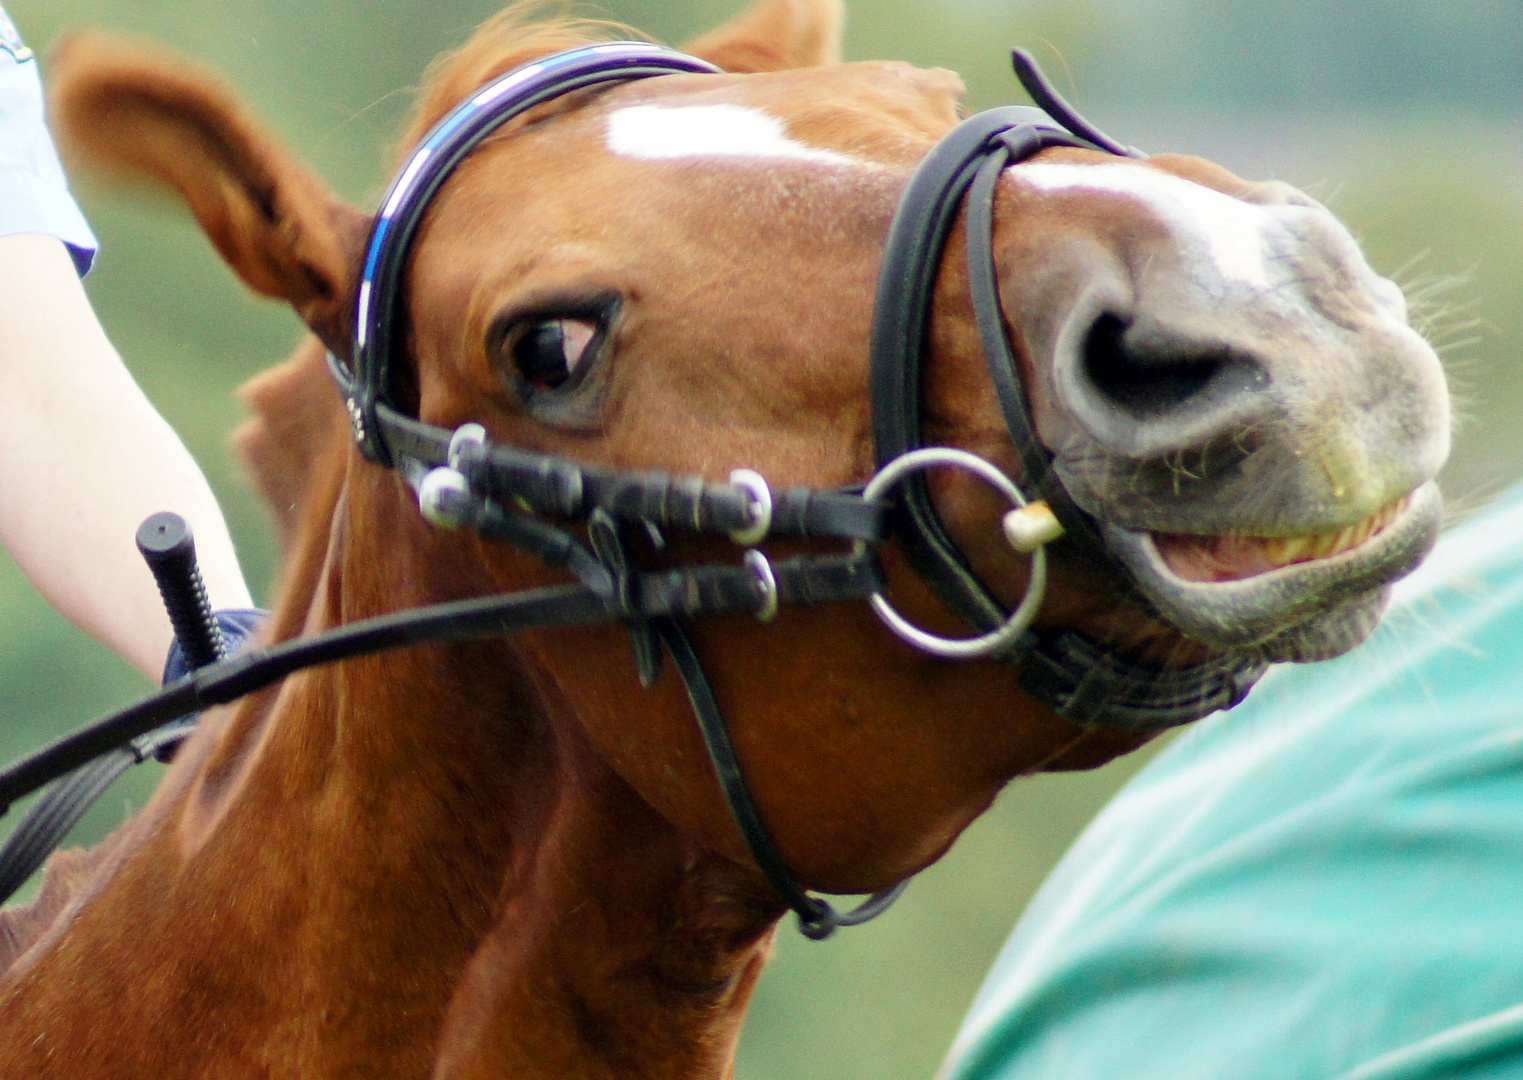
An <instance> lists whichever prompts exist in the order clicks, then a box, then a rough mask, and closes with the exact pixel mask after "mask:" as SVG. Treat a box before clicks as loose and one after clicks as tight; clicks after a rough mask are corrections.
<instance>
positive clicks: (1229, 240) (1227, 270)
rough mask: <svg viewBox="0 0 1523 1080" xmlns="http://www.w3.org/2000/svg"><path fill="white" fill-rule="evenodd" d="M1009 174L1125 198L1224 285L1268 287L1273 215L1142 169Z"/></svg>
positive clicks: (1045, 185) (1039, 169)
mask: <svg viewBox="0 0 1523 1080" xmlns="http://www.w3.org/2000/svg"><path fill="white" fill-rule="evenodd" d="M1011 175H1012V176H1014V177H1016V178H1017V179H1019V180H1023V181H1025V182H1026V183H1028V184H1030V185H1031V186H1032V187H1035V188H1039V189H1040V190H1042V191H1063V190H1069V189H1074V188H1083V189H1087V190H1090V191H1107V192H1112V193H1114V194H1117V195H1127V196H1130V197H1131V198H1133V199H1136V200H1137V201H1138V202H1140V203H1142V204H1143V205H1144V206H1146V207H1147V208H1148V209H1149V210H1151V211H1152V212H1153V213H1154V214H1156V215H1157V216H1158V217H1159V218H1161V219H1162V220H1163V222H1164V223H1165V224H1167V225H1168V226H1169V227H1170V228H1171V229H1172V230H1174V232H1175V233H1176V234H1177V235H1179V236H1181V237H1193V238H1194V239H1195V241H1196V242H1197V243H1198V244H1200V245H1201V246H1202V247H1204V249H1205V251H1206V252H1207V254H1208V255H1209V257H1210V259H1211V261H1212V262H1213V263H1215V265H1216V269H1217V271H1218V272H1219V273H1220V274H1221V276H1222V278H1223V279H1224V280H1226V281H1231V282H1238V283H1241V284H1243V285H1247V286H1250V287H1252V288H1255V289H1267V288H1269V285H1270V275H1269V254H1270V252H1269V245H1268V243H1267V241H1268V240H1269V239H1270V238H1271V237H1273V236H1280V235H1284V233H1285V231H1286V229H1285V223H1284V222H1282V221H1281V220H1279V218H1280V215H1278V214H1276V213H1275V211H1276V210H1280V211H1283V210H1285V209H1286V208H1285V207H1267V206H1256V205H1254V204H1253V203H1245V202H1243V201H1242V200H1241V199H1234V198H1233V197H1232V196H1230V195H1223V194H1222V193H1221V192H1219V191H1212V190H1211V189H1210V188H1208V187H1202V186H1201V185H1200V184H1194V183H1191V182H1190V181H1188V180H1184V179H1182V178H1180V177H1178V176H1171V175H1170V174H1168V173H1164V172H1159V171H1158V170H1156V169H1149V168H1146V167H1145V166H1142V165H1056V164H1045V163H1035V164H1031V165H1020V166H1017V167H1016V168H1015V169H1013V170H1011Z"/></svg>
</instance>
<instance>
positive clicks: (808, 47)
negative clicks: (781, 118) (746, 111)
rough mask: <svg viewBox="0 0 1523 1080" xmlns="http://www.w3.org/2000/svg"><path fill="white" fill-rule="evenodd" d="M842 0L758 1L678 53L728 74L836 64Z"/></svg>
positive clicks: (843, 16) (842, 20) (843, 20)
mask: <svg viewBox="0 0 1523 1080" xmlns="http://www.w3.org/2000/svg"><path fill="white" fill-rule="evenodd" d="M845 25H846V7H845V5H844V3H843V2H842V0H758V2H757V3H756V4H755V5H753V6H752V7H750V8H748V9H747V10H746V11H743V12H741V13H740V14H739V15H737V16H735V18H733V19H731V20H730V21H729V22H727V23H725V24H724V25H723V26H721V27H719V28H718V29H717V30H712V31H710V32H709V33H707V34H704V35H703V36H702V37H700V38H696V39H695V40H693V41H690V42H689V43H688V44H687V45H685V46H683V51H684V52H688V53H691V54H692V55H694V56H699V57H702V58H703V59H705V60H707V61H709V63H711V64H715V65H717V66H718V67H721V68H723V69H724V70H725V71H733V72H737V73H740V72H756V71H786V70H788V69H789V68H801V67H818V66H820V65H823V64H836V63H840V60H841V31H842V29H843V28H844V27H845Z"/></svg>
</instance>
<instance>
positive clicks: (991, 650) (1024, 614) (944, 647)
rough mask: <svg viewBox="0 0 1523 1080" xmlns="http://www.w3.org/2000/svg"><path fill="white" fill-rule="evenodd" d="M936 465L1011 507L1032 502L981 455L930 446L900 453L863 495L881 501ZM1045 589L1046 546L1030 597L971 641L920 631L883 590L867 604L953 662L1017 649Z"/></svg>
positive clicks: (905, 635) (1037, 558)
mask: <svg viewBox="0 0 1523 1080" xmlns="http://www.w3.org/2000/svg"><path fill="white" fill-rule="evenodd" d="M937 465H951V466H953V467H955V468H959V469H965V470H966V471H968V472H970V473H973V474H974V475H975V476H977V477H978V478H979V479H981V480H983V481H984V482H985V483H987V484H989V485H990V486H991V487H993V488H994V489H995V490H996V491H998V492H999V493H1000V494H1001V495H1003V496H1005V498H1007V499H1009V500H1010V503H1011V505H1012V506H1014V507H1016V508H1020V507H1023V506H1025V505H1026V504H1027V501H1028V500H1027V499H1026V496H1025V495H1024V494H1022V492H1021V489H1020V488H1018V487H1016V485H1015V481H1013V480H1011V479H1010V477H1008V476H1006V475H1005V474H1004V473H1003V472H1002V471H1000V469H998V468H997V467H996V466H995V465H993V464H992V463H991V462H988V461H985V460H984V459H983V458H981V457H978V456H977V455H976V454H970V453H968V452H967V451H966V450H957V449H954V448H952V447H947V446H926V447H922V448H920V449H919V450H911V451H909V452H908V453H905V454H900V455H899V456H898V457H896V458H894V459H893V460H892V461H890V462H889V463H888V464H887V465H885V466H883V468H881V469H879V470H878V472H877V474H876V475H875V476H873V478H872V479H871V480H869V481H868V482H867V486H866V487H865V488H864V489H863V491H862V497H863V498H865V499H869V500H874V499H878V498H880V497H882V496H883V495H884V494H885V493H886V492H887V491H888V490H889V489H890V488H892V487H893V486H894V485H895V484H897V483H899V482H900V481H902V480H903V479H904V478H905V477H906V476H909V475H910V474H911V473H915V472H920V471H921V470H924V469H929V468H932V467H934V466H937ZM865 546H866V545H865V543H863V542H861V541H859V542H858V544H857V548H858V550H859V551H860V550H862V549H863V548H865ZM1046 589H1047V552H1046V551H1045V550H1044V549H1043V548H1042V547H1038V548H1037V549H1036V550H1035V551H1033V552H1032V553H1031V576H1030V578H1029V579H1028V580H1027V582H1026V595H1025V596H1024V597H1022V598H1021V602H1020V603H1019V604H1018V605H1016V609H1015V611H1013V612H1012V613H1011V614H1010V617H1009V618H1008V619H1006V620H1005V621H1004V622H1003V623H1001V624H1000V625H999V626H998V627H996V628H995V629H993V630H991V631H989V633H987V634H980V635H979V636H978V637H971V638H946V637H941V636H939V635H937V634H932V633H929V632H928V631H925V630H922V629H920V627H918V626H916V625H915V624H914V623H911V622H910V621H909V620H908V619H906V618H905V617H904V616H903V615H901V614H899V612H898V611H896V610H895V609H894V606H893V605H892V604H890V603H889V602H888V600H887V599H886V598H885V597H884V596H883V594H882V593H881V592H875V593H873V594H872V595H871V596H869V597H868V602H869V603H870V604H871V605H872V608H873V611H874V612H875V613H877V616H878V618H880V619H882V620H883V623H884V625H886V626H887V627H888V628H889V629H890V630H892V631H893V632H894V633H895V634H896V635H897V636H899V637H900V638H902V639H903V640H905V641H907V642H909V643H910V644H911V645H913V646H915V647H916V648H917V649H920V650H921V651H923V652H927V653H930V654H931V655H932V656H940V657H945V658H946V659H949V660H973V659H977V658H978V657H982V656H990V655H993V654H995V653H999V652H1002V651H1004V650H1005V649H1008V648H1009V647H1010V646H1011V645H1014V644H1015V642H1016V641H1017V639H1019V638H1020V636H1021V635H1022V634H1024V633H1025V632H1026V628H1027V627H1029V626H1030V625H1031V621H1032V620H1033V619H1034V618H1036V613H1037V610H1038V609H1039V608H1040V607H1041V606H1042V596H1043V593H1044V592H1045V591H1046Z"/></svg>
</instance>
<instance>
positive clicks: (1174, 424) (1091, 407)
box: [1074, 313, 1271, 457]
mask: <svg viewBox="0 0 1523 1080" xmlns="http://www.w3.org/2000/svg"><path fill="white" fill-rule="evenodd" d="M1079 370H1080V372H1082V378H1080V379H1078V380H1076V383H1077V389H1078V390H1079V391H1080V397H1081V398H1087V399H1089V400H1088V401H1084V402H1075V403H1074V404H1076V405H1079V406H1080V410H1081V411H1082V412H1084V413H1087V414H1088V420H1089V423H1087V424H1086V427H1089V428H1090V429H1091V432H1092V434H1094V435H1095V436H1097V437H1098V438H1099V439H1100V440H1101V441H1102V442H1105V443H1107V444H1110V445H1111V446H1112V448H1113V449H1115V450H1117V451H1119V452H1122V453H1124V454H1126V455H1128V456H1134V457H1139V456H1151V455H1153V454H1157V453H1164V452H1167V451H1169V450H1171V449H1174V448H1178V447H1180V446H1189V445H1194V444H1199V443H1202V442H1205V441H1207V440H1210V439H1212V438H1215V437H1217V436H1220V435H1223V434H1227V433H1230V431H1231V430H1233V429H1235V428H1241V426H1243V425H1244V424H1245V423H1249V422H1251V419H1252V416H1253V414H1254V413H1256V412H1259V411H1260V410H1261V409H1264V408H1268V407H1271V406H1270V404H1269V402H1268V401H1267V400H1266V396H1265V395H1264V393H1263V391H1264V390H1265V389H1267V388H1268V386H1269V383H1270V379H1269V375H1268V373H1267V372H1266V371H1265V369H1264V367H1263V365H1261V364H1260V363H1259V362H1258V361H1256V360H1255V359H1253V358H1252V357H1249V356H1244V355H1242V354H1241V353H1237V352H1234V351H1232V350H1231V349H1228V348H1226V347H1224V346H1223V345H1221V344H1218V343H1210V344H1203V343H1201V342H1198V341H1190V340H1188V339H1185V338H1182V337H1180V336H1178V335H1175V334H1169V333H1167V332H1162V331H1161V330H1160V328H1157V327H1141V326H1138V325H1136V324H1134V323H1132V322H1130V321H1128V320H1127V319H1125V318H1123V317H1121V316H1119V315H1115V314H1111V313H1105V314H1102V315H1100V316H1099V317H1098V318H1096V319H1095V321H1094V323H1093V324H1092V325H1091V326H1090V328H1089V330H1088V332H1087V333H1086V334H1085V336H1084V340H1083V346H1082V353H1081V356H1080V357H1079Z"/></svg>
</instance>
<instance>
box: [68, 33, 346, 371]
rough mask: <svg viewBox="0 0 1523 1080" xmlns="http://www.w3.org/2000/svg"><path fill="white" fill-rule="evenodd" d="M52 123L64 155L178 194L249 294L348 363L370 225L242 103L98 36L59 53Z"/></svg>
mask: <svg viewBox="0 0 1523 1080" xmlns="http://www.w3.org/2000/svg"><path fill="white" fill-rule="evenodd" d="M52 83H53V85H52V98H51V122H52V124H53V127H54V130H55V132H56V133H57V134H58V136H59V138H60V141H61V142H62V144H63V145H64V147H65V149H66V150H67V151H69V152H70V153H71V156H76V157H78V158H80V159H82V160H84V161H85V162H86V163H88V164H90V165H93V166H97V167H100V168H103V169H104V170H106V171H109V172H114V173H117V174H121V175H126V176H130V177H133V178H138V179H148V180H152V181H156V182H158V183H161V184H165V185H167V186H169V187H170V188H173V189H175V190H176V191H178V192H179V194H180V195H181V197H183V198H184V199H185V201H186V203H188V204H189V206H190V209H191V212H192V213H194V214H195V216H196V219H197V220H198V221H199V222H200V223H201V228H202V229H204V230H205V232H206V234H207V236H209V237H210V238H211V241H212V243H213V244H215V245H216V247H217V250H218V251H219V252H221V254H222V257H223V258H224V259H225V260H227V262H228V264H229V265H230V266H231V267H232V268H233V269H234V270H235V271H236V272H237V273H238V275H239V276H240V277H241V278H243V280H244V281H245V282H246V283H247V284H248V285H249V287H250V288H252V289H254V290H255V291H256V292H260V293H263V294H264V295H265V296H270V297H274V298H276V299H279V300H285V301H287V302H288V303H290V304H291V306H292V307H294V308H295V309H296V311H297V313H298V314H300V315H301V317H302V319H304V320H305V321H306V323H307V325H309V326H310V327H312V329H313V330H314V331H316V332H317V334H318V336H319V337H321V338H322V339H323V340H324V342H325V343H326V344H327V345H328V346H329V347H330V348H332V349H334V350H335V351H337V352H340V353H341V354H345V355H347V353H348V351H349V350H348V344H349V336H350V329H349V312H350V310H351V307H352V293H353V290H354V288H355V282H356V281H357V279H358V271H359V264H360V259H361V258H362V256H363V247H364V243H365V238H366V235H367V234H368V230H369V219H368V218H366V216H365V215H364V214H362V213H361V212H360V211H358V210H355V209H353V208H351V207H349V206H346V205H345V204H344V203H342V202H340V201H339V200H338V199H337V198H336V197H335V196H334V195H333V194H332V193H331V192H330V191H329V190H328V188H327V186H326V185H325V184H324V183H323V182H322V181H321V180H319V179H318V178H317V177H316V176H314V175H313V174H312V173H311V172H309V171H308V170H307V169H306V168H305V167H304V166H302V165H301V164H300V163H299V162H298V161H296V159H295V158H294V157H292V156H291V155H290V154H289V153H287V152H286V151H285V150H284V148H283V147H281V146H280V144H279V143H278V142H277V141H276V140H275V139H274V138H273V137H272V136H270V135H269V134H268V133H267V132H265V131H264V129H263V128H262V127H261V126H260V125H259V124H257V123H256V122H255V121H254V120H253V119H252V118H251V117H250V116H249V115H248V114H247V113H246V112H245V110H244V109H243V108H242V107H241V106H240V105H239V104H238V102H237V100H236V99H235V98H234V96H233V94H232V92H231V91H230V90H229V89H228V88H227V87H225V86H224V85H223V84H222V82H221V81H220V80H219V79H218V78H217V77H216V76H214V75H213V74H211V73H210V72H207V71H204V70H201V69H199V68H197V67H194V66H193V65H191V64H190V63H189V62H188V61H186V60H184V59H182V58H180V57H177V56H175V55H173V54H169V53H166V52H163V51H159V50H150V49H148V48H145V47H142V46H137V45H127V44H124V43H123V42H121V41H118V40H112V39H109V38H106V37H103V36H100V35H93V34H91V35H79V36H75V37H73V38H71V39H70V40H68V41H67V42H66V43H65V44H64V46H63V48H62V49H61V50H60V51H59V54H58V55H57V56H56V57H55V60H54V67H53V73H52Z"/></svg>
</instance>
